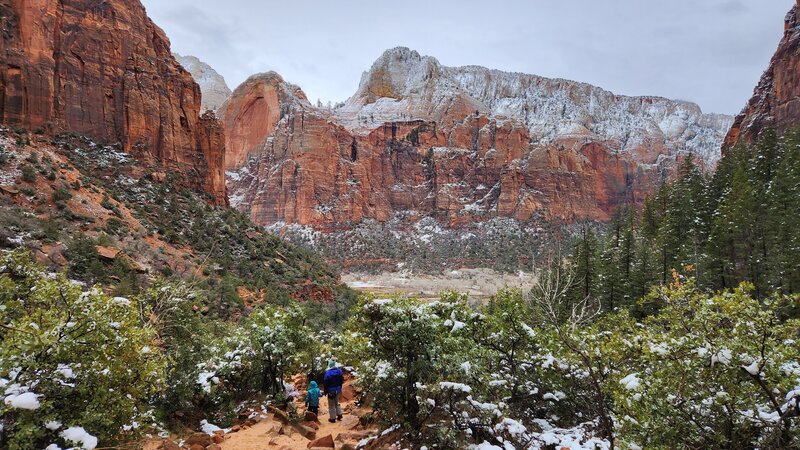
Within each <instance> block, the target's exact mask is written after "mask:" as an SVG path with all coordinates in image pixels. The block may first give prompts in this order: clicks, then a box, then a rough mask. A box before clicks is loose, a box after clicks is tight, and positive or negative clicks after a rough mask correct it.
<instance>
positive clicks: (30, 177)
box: [19, 164, 36, 183]
mask: <svg viewBox="0 0 800 450" xmlns="http://www.w3.org/2000/svg"><path fill="white" fill-rule="evenodd" d="M19 170H20V172H22V181H25V182H27V183H33V182H34V181H36V169H34V168H33V166H31V165H29V164H23V165H22V166H20V168H19Z"/></svg>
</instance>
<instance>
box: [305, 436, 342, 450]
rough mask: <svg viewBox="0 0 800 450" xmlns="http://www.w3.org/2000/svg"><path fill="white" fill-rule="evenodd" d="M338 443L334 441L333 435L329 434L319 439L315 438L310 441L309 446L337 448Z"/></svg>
mask: <svg viewBox="0 0 800 450" xmlns="http://www.w3.org/2000/svg"><path fill="white" fill-rule="evenodd" d="M335 447H336V444H335V443H334V442H333V436H332V435H330V434H329V435H327V436H323V437H321V438H319V439H315V440H313V441H311V442H309V443H308V448H335Z"/></svg>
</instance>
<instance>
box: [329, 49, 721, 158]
mask: <svg viewBox="0 0 800 450" xmlns="http://www.w3.org/2000/svg"><path fill="white" fill-rule="evenodd" d="M474 111H479V112H480V113H481V114H486V115H490V116H495V117H506V118H511V119H514V120H516V121H519V122H521V123H524V124H525V125H526V126H527V127H528V131H529V132H530V136H531V141H532V143H533V144H536V145H544V144H551V143H562V144H574V143H578V144H582V143H585V142H588V141H603V142H605V143H606V144H607V145H608V146H609V148H610V149H612V150H614V151H620V152H635V153H637V154H638V155H639V158H640V160H641V162H644V163H653V162H655V161H656V160H657V158H658V156H659V155H662V154H669V155H674V154H683V153H693V154H695V155H697V156H698V157H699V158H701V159H702V160H703V161H704V162H705V163H706V164H708V165H713V164H714V163H715V162H716V161H717V160H718V159H719V156H720V146H721V145H720V144H721V143H722V140H723V139H724V137H725V134H726V133H727V132H728V130H729V129H730V126H731V123H732V122H733V117H731V116H726V115H721V114H704V113H703V112H702V111H701V109H700V107H699V106H698V105H696V104H694V103H690V102H686V101H680V100H669V99H665V98H661V97H649V96H648V97H629V96H623V95H615V94H613V93H611V92H608V91H606V90H604V89H602V88H599V87H596V86H592V85H590V84H586V83H579V82H575V81H569V80H563V79H551V78H545V77H540V76H537V75H528V74H523V73H511V72H503V71H499V70H492V69H487V68H484V67H479V66H465V67H446V66H442V65H441V64H440V63H439V61H437V60H436V59H435V58H433V57H430V56H422V55H420V54H419V53H417V52H416V51H413V50H410V49H408V48H404V47H398V48H394V49H391V50H388V51H386V52H385V53H384V54H383V55H382V56H381V57H380V58H379V59H378V60H377V61H376V62H375V63H374V64H373V65H372V68H371V69H370V70H369V71H368V72H366V73H364V75H363V76H362V79H361V84H360V86H359V88H358V91H357V92H356V94H355V95H354V96H353V97H351V98H350V99H349V100H348V101H347V102H346V103H345V105H344V107H342V108H340V109H339V110H337V112H336V114H337V117H338V118H339V120H340V121H341V122H342V123H343V124H344V125H345V126H346V127H347V128H349V129H352V130H354V131H356V132H360V133H366V132H369V131H370V130H371V129H374V128H375V127H377V126H380V125H381V124H382V123H384V122H390V121H393V120H398V119H402V120H417V119H419V120H434V121H437V122H440V123H442V125H445V126H446V125H447V122H448V121H452V120H458V119H460V118H461V117H463V116H464V114H466V113H469V112H474Z"/></svg>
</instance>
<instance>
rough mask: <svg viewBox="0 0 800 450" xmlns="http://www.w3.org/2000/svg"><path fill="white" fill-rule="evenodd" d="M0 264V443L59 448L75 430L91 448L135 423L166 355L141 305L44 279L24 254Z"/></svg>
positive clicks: (153, 389)
mask: <svg viewBox="0 0 800 450" xmlns="http://www.w3.org/2000/svg"><path fill="white" fill-rule="evenodd" d="M0 267H2V269H0V308H2V310H3V312H4V317H3V319H2V322H0V323H2V325H3V326H2V328H1V329H0V338H2V339H1V340H0V383H2V385H3V386H5V392H6V399H5V403H4V404H3V405H0V412H2V416H0V417H2V423H3V425H4V427H3V433H2V434H0V447H3V448H10V449H23V448H44V447H46V446H48V445H49V444H57V445H59V446H61V447H64V448H66V447H69V446H70V445H72V444H74V443H73V442H65V440H64V439H63V438H62V437H60V433H63V432H64V431H65V430H66V429H67V428H73V427H81V428H83V429H84V430H85V432H86V433H88V435H89V436H88V437H87V440H85V441H83V446H84V447H87V448H94V446H95V445H97V440H98V439H99V441H100V442H103V443H104V444H106V443H108V444H111V443H113V442H115V440H116V439H117V438H118V437H119V436H120V434H121V433H122V432H123V429H124V427H125V426H126V425H129V424H132V423H134V422H135V421H136V420H137V419H138V420H143V413H145V412H146V411H148V409H149V408H148V406H147V400H148V399H149V398H150V397H151V396H152V395H153V394H155V393H156V392H157V391H158V390H159V389H161V387H162V385H163V377H164V359H163V357H162V356H161V354H160V352H159V351H158V348H157V347H156V345H155V341H154V337H155V332H154V330H153V329H152V328H151V327H149V326H142V324H141V323H140V319H139V318H140V312H141V311H140V310H139V305H138V304H137V303H136V302H135V301H129V300H127V299H123V298H111V297H108V296H106V295H104V294H103V293H102V292H101V291H100V290H98V289H94V288H91V289H88V290H87V289H84V288H83V287H82V286H81V285H79V284H76V283H74V282H71V281H69V280H68V279H67V278H66V277H65V276H63V275H56V276H54V277H53V276H49V275H48V274H46V273H45V272H44V271H43V270H42V269H41V268H40V267H38V266H36V265H34V264H32V263H31V261H30V256H29V255H28V254H26V253H22V252H15V253H11V254H6V255H4V256H2V264H0ZM44 424H48V426H46V427H45V426H44ZM93 440H94V441H93ZM68 444H69V445H68ZM104 446H106V445H104Z"/></svg>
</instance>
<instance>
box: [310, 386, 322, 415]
mask: <svg viewBox="0 0 800 450" xmlns="http://www.w3.org/2000/svg"><path fill="white" fill-rule="evenodd" d="M320 397H322V393H321V392H320V391H319V388H318V387H317V382H316V381H312V382H311V383H310V384H309V385H308V393H307V394H306V408H308V410H309V411H311V412H313V413H314V414H316V415H319V398H320Z"/></svg>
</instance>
